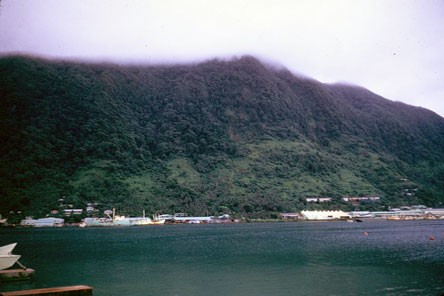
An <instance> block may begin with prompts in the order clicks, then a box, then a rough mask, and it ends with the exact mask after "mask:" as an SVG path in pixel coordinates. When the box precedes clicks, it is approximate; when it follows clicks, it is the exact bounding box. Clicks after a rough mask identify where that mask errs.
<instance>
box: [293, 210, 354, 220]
mask: <svg viewBox="0 0 444 296" xmlns="http://www.w3.org/2000/svg"><path fill="white" fill-rule="evenodd" d="M301 215H302V217H303V218H304V219H306V220H340V219H348V218H350V216H349V215H348V214H347V213H345V212H343V211H302V212H301Z"/></svg>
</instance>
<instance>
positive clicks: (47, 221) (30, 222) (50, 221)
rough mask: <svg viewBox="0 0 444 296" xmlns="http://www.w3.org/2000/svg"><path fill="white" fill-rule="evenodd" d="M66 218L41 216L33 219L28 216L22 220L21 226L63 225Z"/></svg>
mask: <svg viewBox="0 0 444 296" xmlns="http://www.w3.org/2000/svg"><path fill="white" fill-rule="evenodd" d="M64 223H65V220H63V219H61V218H51V217H50V218H40V219H37V220H35V219H32V218H26V219H24V220H22V221H21V222H20V225H21V226H28V227H58V226H63V224H64Z"/></svg>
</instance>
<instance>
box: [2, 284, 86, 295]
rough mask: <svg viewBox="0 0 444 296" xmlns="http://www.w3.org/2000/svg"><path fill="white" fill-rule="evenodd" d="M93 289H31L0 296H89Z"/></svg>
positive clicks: (72, 287) (70, 287)
mask: <svg viewBox="0 0 444 296" xmlns="http://www.w3.org/2000/svg"><path fill="white" fill-rule="evenodd" d="M92 294H93V288H91V287H89V286H83V285H81V286H69V287H58V288H45V289H33V290H23V291H12V292H0V296H34V295H39V296H91V295H92Z"/></svg>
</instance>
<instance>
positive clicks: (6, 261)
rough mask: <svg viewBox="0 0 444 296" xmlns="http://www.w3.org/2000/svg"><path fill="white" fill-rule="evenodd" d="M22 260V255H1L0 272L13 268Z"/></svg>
mask: <svg viewBox="0 0 444 296" xmlns="http://www.w3.org/2000/svg"><path fill="white" fill-rule="evenodd" d="M19 259H20V255H0V270H3V269H6V268H9V267H11V266H12V265H14V264H15V262H17V260H19Z"/></svg>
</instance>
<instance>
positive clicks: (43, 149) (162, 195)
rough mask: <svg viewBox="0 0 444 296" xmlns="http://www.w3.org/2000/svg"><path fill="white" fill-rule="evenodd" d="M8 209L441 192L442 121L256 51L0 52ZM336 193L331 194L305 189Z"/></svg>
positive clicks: (2, 197) (2, 181) (258, 204)
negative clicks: (182, 56)
mask: <svg viewBox="0 0 444 296" xmlns="http://www.w3.org/2000/svg"><path fill="white" fill-rule="evenodd" d="M0 120H1V125H0V140H1V143H2V144H1V145H0V213H1V214H3V215H7V214H8V213H10V211H14V212H17V211H21V212H22V215H26V214H35V215H43V214H46V213H48V212H49V210H50V209H53V208H57V207H58V206H59V202H58V201H57V200H58V199H59V198H61V197H64V199H65V201H64V202H65V203H72V204H73V205H74V206H75V207H83V208H84V207H85V205H86V203H87V202H97V203H99V207H100V208H102V209H105V208H110V207H116V208H117V210H118V211H119V213H122V214H135V213H136V212H137V213H138V212H140V211H141V209H146V210H147V211H148V212H151V213H153V212H155V211H158V212H188V213H190V214H196V215H197V214H207V213H208V214H216V213H224V212H229V213H237V214H239V215H249V216H272V215H274V214H275V213H277V212H281V211H295V210H298V209H302V208H304V207H305V208H307V207H309V208H310V207H311V208H313V207H315V208H316V207H325V208H326V207H331V208H343V209H349V208H352V206H351V205H349V204H347V203H345V202H343V201H341V197H343V196H380V197H381V201H380V202H377V203H367V204H365V203H364V204H361V205H360V208H361V209H365V208H367V209H372V208H380V207H383V206H396V205H404V204H405V205H408V204H426V205H428V206H440V205H441V204H442V203H443V202H444V193H443V192H444V119H443V118H442V117H440V116H438V115H437V114H435V113H433V112H431V111H429V110H426V109H423V108H418V107H412V106H409V105H406V104H403V103H400V102H393V101H389V100H387V99H384V98H382V97H380V96H378V95H376V94H374V93H372V92H370V91H368V90H366V89H364V88H361V87H356V86H350V85H341V84H333V85H330V84H322V83H320V82H317V81H315V80H313V79H310V78H306V77H299V76H295V75H293V74H292V73H290V72H289V71H288V70H286V69H277V68H275V67H271V66H268V65H264V64H263V63H261V62H260V61H258V60H256V59H254V58H252V57H248V56H247V57H242V58H240V59H233V60H231V61H221V60H211V61H207V62H203V63H200V64H194V65H161V66H128V65H125V66H119V65H106V64H89V63H80V62H79V63H75V62H63V61H47V60H42V59H36V58H26V57H3V58H1V59H0ZM311 196H330V197H333V200H334V201H333V202H332V203H328V204H319V205H317V204H309V205H307V204H306V202H305V198H306V197H311Z"/></svg>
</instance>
